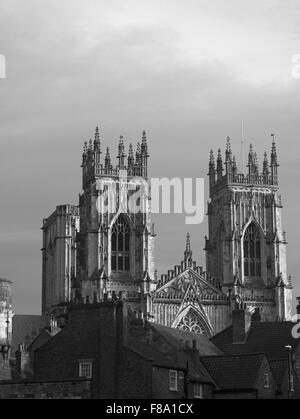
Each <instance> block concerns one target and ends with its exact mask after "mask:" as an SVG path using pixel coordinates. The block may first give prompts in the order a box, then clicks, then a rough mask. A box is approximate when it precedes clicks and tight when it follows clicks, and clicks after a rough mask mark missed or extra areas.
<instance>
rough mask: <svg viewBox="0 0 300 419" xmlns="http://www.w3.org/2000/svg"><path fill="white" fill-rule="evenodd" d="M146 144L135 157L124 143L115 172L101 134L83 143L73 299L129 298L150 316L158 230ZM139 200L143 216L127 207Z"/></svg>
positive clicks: (140, 146)
mask: <svg viewBox="0 0 300 419" xmlns="http://www.w3.org/2000/svg"><path fill="white" fill-rule="evenodd" d="M148 158H149V154H148V144H147V138H146V133H145V132H143V136H142V141H141V144H140V143H138V145H137V151H136V155H135V156H134V153H133V147H132V145H131V144H130V145H129V151H128V157H127V156H126V153H125V146H124V141H123V137H120V140H119V146H118V155H117V159H118V163H117V165H116V166H115V167H114V166H113V165H112V162H111V156H110V151H109V149H108V148H107V150H106V154H105V157H104V158H103V156H102V146H101V140H100V134H99V129H98V128H96V132H95V139H94V141H92V140H90V142H89V143H85V145H84V150H83V156H82V188H83V193H82V194H81V195H80V198H79V212H80V233H78V238H77V259H78V263H77V280H76V282H74V286H73V299H76V298H79V297H80V298H83V299H84V300H87V301H90V302H92V301H95V300H96V301H99V300H100V299H103V298H105V294H109V293H111V294H112V295H114V294H115V295H116V296H120V294H122V298H126V299H127V300H129V301H130V302H131V305H132V306H133V307H134V308H136V309H138V310H143V311H148V308H147V304H148V303H147V301H148V300H149V298H150V292H151V291H152V290H153V288H154V286H155V285H154V260H153V246H154V236H155V235H154V228H153V225H152V224H151V213H150V209H149V207H150V205H149V202H150V191H148V190H147V188H146V189H145V190H143V191H142V192H141V187H140V186H138V182H139V181H141V182H142V183H143V184H147V180H148ZM135 194H136V195H138V196H139V197H138V198H137V200H138V203H137V204H138V205H139V208H142V209H143V210H142V211H139V212H137V211H132V207H130V205H129V201H130V200H131V201H133V200H134V196H133V195H135Z"/></svg>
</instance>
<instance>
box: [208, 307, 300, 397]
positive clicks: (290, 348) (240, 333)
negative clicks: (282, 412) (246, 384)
mask: <svg viewBox="0 0 300 419" xmlns="http://www.w3.org/2000/svg"><path fill="white" fill-rule="evenodd" d="M294 326H295V323H293V322H261V321H260V317H259V315H258V314H257V312H256V313H255V314H254V315H253V316H251V313H250V312H249V311H247V310H245V309H243V308H242V309H237V310H235V311H234V312H233V314H232V326H231V327H229V328H227V329H225V330H224V331H223V332H221V333H219V334H217V335H216V336H214V337H213V338H212V339H211V341H212V342H213V343H214V344H215V345H216V346H217V347H218V348H219V349H220V350H221V351H222V352H223V353H224V354H225V355H246V354H251V353H261V354H264V355H265V356H266V358H267V359H268V361H269V364H270V368H271V370H272V374H273V377H274V379H275V382H276V386H277V390H276V397H278V398H288V397H294V398H299V397H300V385H299V377H300V342H299V340H298V339H295V338H294V337H293V334H292V330H293V328H294ZM290 393H291V394H290Z"/></svg>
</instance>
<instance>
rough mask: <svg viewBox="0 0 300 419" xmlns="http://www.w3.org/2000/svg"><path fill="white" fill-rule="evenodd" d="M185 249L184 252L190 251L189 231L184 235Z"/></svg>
mask: <svg viewBox="0 0 300 419" xmlns="http://www.w3.org/2000/svg"><path fill="white" fill-rule="evenodd" d="M185 250H186V252H190V251H191V235H190V233H187V235H186V246H185Z"/></svg>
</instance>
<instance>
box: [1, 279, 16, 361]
mask: <svg viewBox="0 0 300 419" xmlns="http://www.w3.org/2000/svg"><path fill="white" fill-rule="evenodd" d="M11 285H12V283H11V282H10V281H8V280H7V279H0V363H1V362H2V361H3V360H6V359H8V356H9V350H10V347H11V336H12V315H13V312H12V293H11Z"/></svg>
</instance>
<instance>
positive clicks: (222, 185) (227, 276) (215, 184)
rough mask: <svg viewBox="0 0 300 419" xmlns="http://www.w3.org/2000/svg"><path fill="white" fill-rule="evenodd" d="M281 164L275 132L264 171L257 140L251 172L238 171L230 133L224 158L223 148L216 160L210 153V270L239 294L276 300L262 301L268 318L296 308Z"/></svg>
mask: <svg viewBox="0 0 300 419" xmlns="http://www.w3.org/2000/svg"><path fill="white" fill-rule="evenodd" d="M278 167H279V165H278V158H277V151H276V144H275V139H274V136H273V143H272V149H271V156H270V163H269V161H268V157H267V153H265V155H264V160H263V167H262V170H260V169H259V166H258V160H257V154H256V153H255V151H254V149H253V146H252V145H251V146H250V150H249V156H248V166H247V173H240V172H239V170H238V168H237V164H236V160H235V157H234V156H233V154H232V151H231V144H230V139H229V138H228V139H227V146H226V153H225V160H223V157H222V154H221V150H219V151H218V156H217V161H215V158H214V153H213V151H211V154H210V162H209V187H210V202H209V204H208V223H209V237H208V238H206V247H205V250H206V258H207V271H208V272H209V273H210V275H212V276H214V277H215V278H218V280H219V281H220V283H221V286H222V289H223V291H224V292H226V291H228V292H233V294H234V295H236V297H237V298H238V299H239V298H240V299H242V300H244V301H248V302H249V304H252V302H253V301H259V300H261V301H262V302H263V301H266V302H267V301H268V302H271V301H273V304H267V303H266V304H261V312H262V319H263V320H266V321H268V320H276V319H278V320H284V319H286V320H289V319H290V318H291V310H292V284H291V279H290V278H289V277H288V274H287V264H286V246H287V242H286V235H285V232H284V231H283V228H282V201H281V196H280V194H279V183H278Z"/></svg>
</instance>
